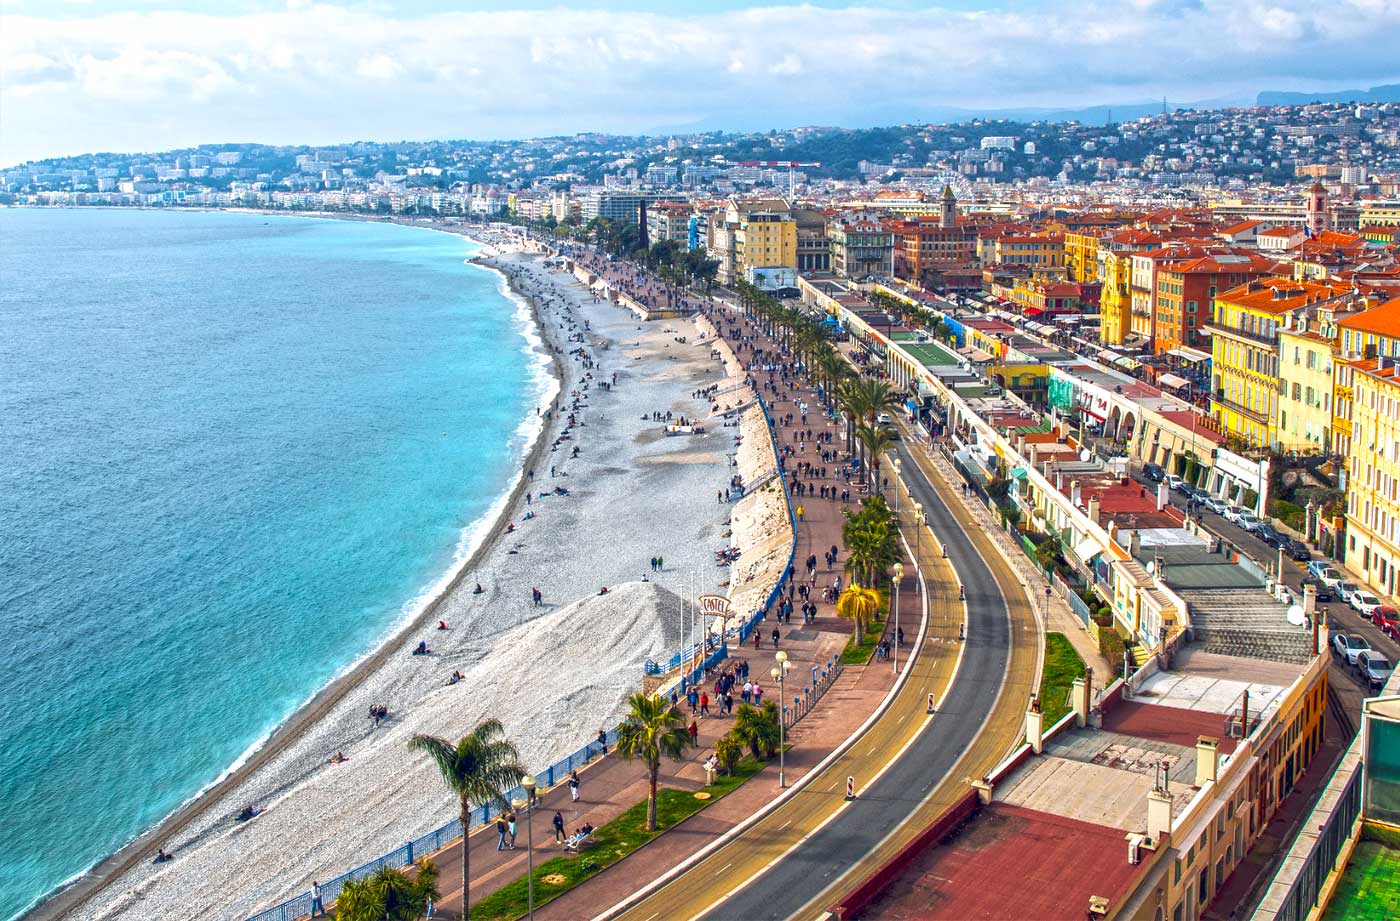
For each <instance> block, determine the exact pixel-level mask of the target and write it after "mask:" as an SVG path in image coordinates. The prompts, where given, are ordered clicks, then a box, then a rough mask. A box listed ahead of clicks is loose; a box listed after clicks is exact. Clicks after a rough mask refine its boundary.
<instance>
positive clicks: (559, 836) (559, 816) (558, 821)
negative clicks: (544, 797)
mask: <svg viewBox="0 0 1400 921" xmlns="http://www.w3.org/2000/svg"><path fill="white" fill-rule="evenodd" d="M567 840H568V836H567V835H565V834H564V813H562V812H556V813H554V842H555V843H556V844H563V843H564V842H565V841H567Z"/></svg>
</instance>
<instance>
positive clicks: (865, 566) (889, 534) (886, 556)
mask: <svg viewBox="0 0 1400 921" xmlns="http://www.w3.org/2000/svg"><path fill="white" fill-rule="evenodd" d="M841 539H842V541H843V542H844V543H845V545H846V565H845V570H846V572H848V573H850V575H851V578H852V580H853V581H854V582H855V583H856V584H861V585H869V586H874V585H876V584H877V583H878V581H879V576H880V574H881V573H883V572H884V571H885V569H886V567H888V566H890V565H891V564H893V563H894V562H895V561H896V560H898V559H899V556H900V554H899V533H898V529H897V527H896V525H895V520H894V516H893V515H891V514H890V510H889V506H888V505H886V504H885V500H884V497H882V496H878V495H876V496H871V497H869V498H867V499H866V500H865V501H864V502H862V503H861V508H860V511H859V512H856V513H854V514H852V513H850V512H847V513H846V521H845V523H843V524H842V525H841Z"/></svg>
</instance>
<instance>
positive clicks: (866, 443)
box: [856, 425, 894, 492]
mask: <svg viewBox="0 0 1400 921" xmlns="http://www.w3.org/2000/svg"><path fill="white" fill-rule="evenodd" d="M856 441H858V442H860V446H861V449H862V450H863V451H864V452H865V456H866V458H867V466H869V467H870V468H871V471H872V473H873V474H874V477H875V479H874V484H873V487H872V492H874V491H878V490H879V489H880V457H881V455H883V454H884V453H885V452H886V451H887V450H889V448H890V446H891V445H893V444H894V439H893V438H891V437H890V433H889V432H887V431H885V430H884V429H883V428H881V427H880V426H876V425H862V426H861V427H860V428H858V429H856Z"/></svg>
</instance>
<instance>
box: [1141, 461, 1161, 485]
mask: <svg viewBox="0 0 1400 921" xmlns="http://www.w3.org/2000/svg"><path fill="white" fill-rule="evenodd" d="M1142 475H1143V476H1144V477H1146V478H1147V479H1149V480H1151V481H1152V482H1153V483H1160V482H1162V480H1163V478H1164V477H1166V475H1167V472H1166V471H1165V470H1163V469H1162V465H1161V464H1144V465H1143V468H1142Z"/></svg>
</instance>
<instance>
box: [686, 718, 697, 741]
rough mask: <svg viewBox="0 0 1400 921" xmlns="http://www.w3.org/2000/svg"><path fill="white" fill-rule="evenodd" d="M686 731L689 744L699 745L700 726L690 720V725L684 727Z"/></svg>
mask: <svg viewBox="0 0 1400 921" xmlns="http://www.w3.org/2000/svg"><path fill="white" fill-rule="evenodd" d="M686 731H687V732H689V733H690V744H691V745H699V744H700V724H699V723H697V722H695V720H693V719H692V720H691V721H690V725H689V726H687V727H686Z"/></svg>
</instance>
